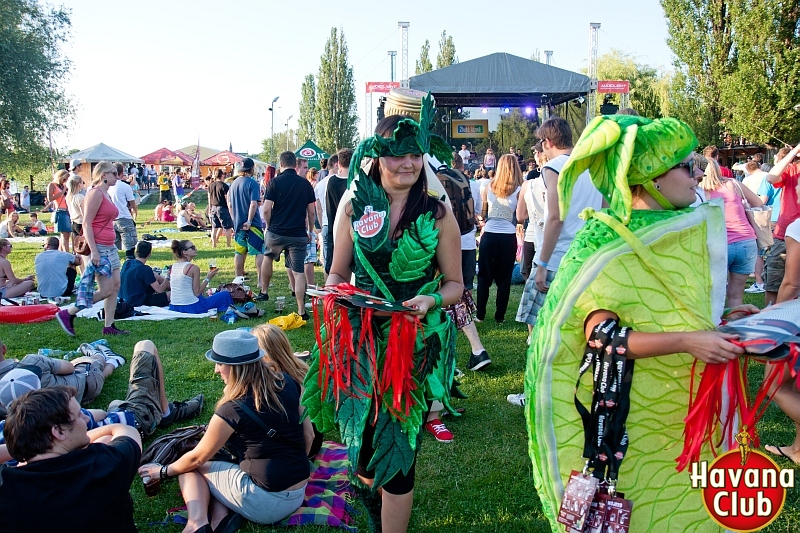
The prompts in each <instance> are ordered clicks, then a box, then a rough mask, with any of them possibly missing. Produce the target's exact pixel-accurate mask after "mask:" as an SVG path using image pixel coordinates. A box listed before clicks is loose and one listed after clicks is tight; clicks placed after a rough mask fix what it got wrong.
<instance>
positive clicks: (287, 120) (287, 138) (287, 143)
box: [286, 115, 294, 152]
mask: <svg viewBox="0 0 800 533" xmlns="http://www.w3.org/2000/svg"><path fill="white" fill-rule="evenodd" d="M293 116H294V115H289V118H287V119H286V151H287V152H288V151H289V121H290V120H292V117H293Z"/></svg>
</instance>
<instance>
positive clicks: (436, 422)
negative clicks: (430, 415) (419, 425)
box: [425, 418, 453, 442]
mask: <svg viewBox="0 0 800 533" xmlns="http://www.w3.org/2000/svg"><path fill="white" fill-rule="evenodd" d="M425 431H427V432H428V433H430V434H431V435H433V436H434V437H436V440H438V441H439V442H453V433H452V432H451V431H450V430H449V429H447V426H445V425H444V424H442V421H441V420H440V419H438V418H434V419H433V420H431V421H429V422H426V423H425Z"/></svg>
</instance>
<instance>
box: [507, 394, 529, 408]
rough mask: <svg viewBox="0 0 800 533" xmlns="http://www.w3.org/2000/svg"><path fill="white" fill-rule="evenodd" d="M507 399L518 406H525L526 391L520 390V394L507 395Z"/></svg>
mask: <svg viewBox="0 0 800 533" xmlns="http://www.w3.org/2000/svg"><path fill="white" fill-rule="evenodd" d="M506 400H508V403H510V404H511V405H516V406H517V407H525V393H524V392H520V393H519V394H509V395H508V396H506Z"/></svg>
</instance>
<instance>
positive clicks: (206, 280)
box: [203, 278, 211, 284]
mask: <svg viewBox="0 0 800 533" xmlns="http://www.w3.org/2000/svg"><path fill="white" fill-rule="evenodd" d="M210 282H211V280H210V279H208V278H203V283H206V284H208V283H210Z"/></svg>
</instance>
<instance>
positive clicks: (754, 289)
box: [744, 283, 764, 294]
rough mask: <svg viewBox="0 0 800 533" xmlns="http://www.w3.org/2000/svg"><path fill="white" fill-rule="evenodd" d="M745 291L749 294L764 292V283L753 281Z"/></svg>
mask: <svg viewBox="0 0 800 533" xmlns="http://www.w3.org/2000/svg"><path fill="white" fill-rule="evenodd" d="M744 292H746V293H747V294H761V293H762V292H764V284H763V283H762V284H760V285H759V284H758V283H753V284H752V285H750V287H748V288H747V289H745V290H744Z"/></svg>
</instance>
